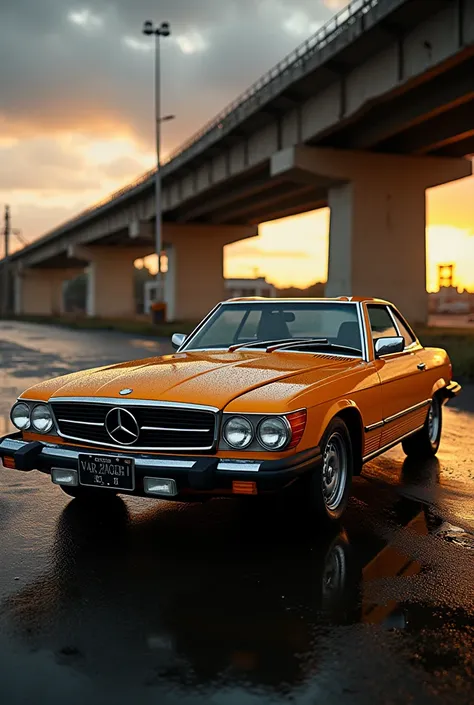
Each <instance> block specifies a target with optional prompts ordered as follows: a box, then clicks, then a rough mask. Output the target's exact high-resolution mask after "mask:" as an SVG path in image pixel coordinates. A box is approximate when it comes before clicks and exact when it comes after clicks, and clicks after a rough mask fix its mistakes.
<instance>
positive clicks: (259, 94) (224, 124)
mask: <svg viewBox="0 0 474 705" xmlns="http://www.w3.org/2000/svg"><path fill="white" fill-rule="evenodd" d="M381 2H382V0H351V2H349V4H348V5H347V6H346V7H344V8H343V9H342V10H340V11H339V12H337V13H336V14H335V15H333V17H331V19H330V20H329V21H328V22H326V24H324V25H323V26H322V27H320V28H319V29H318V30H317V31H316V32H315V33H314V34H313V35H312V36H311V37H309V38H308V39H306V40H305V41H304V42H302V43H301V44H300V45H299V46H298V47H297V48H296V49H294V50H293V51H292V52H291V53H290V54H288V55H287V56H285V58H284V59H282V60H281V61H280V62H279V63H278V64H276V65H275V66H274V67H273V68H272V69H270V71H268V72H267V73H266V74H264V75H263V76H262V77H261V78H259V79H258V80H257V81H256V82H255V83H253V84H252V85H251V86H250V87H249V88H248V89H247V90H246V91H244V92H243V93H241V94H240V95H239V96H238V97H237V98H236V99H235V100H234V101H232V102H231V103H229V104H228V105H227V106H226V107H225V108H224V109H223V110H222V111H221V112H220V113H218V114H217V115H216V116H215V117H214V118H212V120H210V121H209V122H208V123H206V124H205V125H204V126H203V127H202V128H201V129H200V130H199V131H198V132H196V133H195V134H193V135H192V136H191V137H190V138H189V139H188V140H186V142H184V143H183V144H181V145H180V146H179V147H178V148H177V149H175V150H174V151H173V152H171V153H170V154H169V155H168V156H167V158H166V159H165V160H164V161H163V163H162V167H161V168H162V169H163V171H164V172H165V173H166V171H167V169H166V167H167V166H168V165H169V164H171V162H175V163H177V165H179V163H181V162H184V161H186V159H188V158H189V157H192V156H193V154H194V153H197V152H198V151H200V150H201V149H202V148H205V147H206V146H207V145H208V144H211V143H212V142H213V141H214V140H215V139H218V138H219V136H221V135H222V134H223V131H224V130H226V131H227V130H230V129H232V127H234V126H235V125H236V124H238V123H239V122H240V121H241V120H242V119H243V118H244V117H245V116H246V115H247V114H249V113H251V112H252V111H253V110H254V108H255V107H258V105H259V104H261V103H262V102H263V101H264V100H268V98H269V95H268V91H266V90H265V89H268V88H269V87H270V86H271V85H272V84H273V87H274V92H273V94H272V95H274V94H275V93H277V92H280V91H281V90H282V89H283V88H284V84H285V82H286V83H292V82H293V81H294V80H295V79H297V78H298V70H299V72H300V75H303V71H304V67H305V64H306V63H307V61H308V59H310V58H312V57H313V56H314V55H315V54H316V53H317V52H323V50H324V48H325V47H326V46H327V45H328V44H330V43H331V42H332V41H334V39H336V38H337V37H338V36H339V35H341V34H343V33H344V32H345V31H346V30H347V29H349V27H350V26H351V25H354V24H356V23H357V22H358V21H360V20H361V18H363V16H364V15H365V14H367V13H368V12H369V11H370V10H372V9H373V8H374V7H376V6H377V5H379V4H380V3H381ZM362 29H363V28H362ZM320 58H321V62H322V61H324V59H325V57H324V56H321V57H320ZM285 79H286V81H285ZM231 118H232V119H231ZM155 174H156V168H153V169H150V170H149V171H147V172H145V173H144V174H142V175H141V176H139V177H138V178H137V179H136V180H135V181H133V182H132V183H129V184H127V185H126V186H124V187H122V188H121V189H119V190H117V191H114V192H113V193H111V194H109V195H107V196H106V197H105V198H103V199H101V200H100V201H98V202H96V203H94V205H92V206H90V207H89V208H87V209H86V210H84V211H82V212H81V213H79V214H78V215H77V216H76V217H75V218H73V219H71V220H68V221H67V222H66V223H63V224H62V225H61V226H59V227H58V228H56V229H55V230H54V231H53V232H52V233H49V234H48V235H46V236H45V239H46V238H48V237H50V236H52V235H54V234H57V233H58V231H61V230H62V229H64V228H65V227H66V226H68V227H72V226H74V225H79V224H80V222H81V220H82V219H83V218H86V217H87V216H90V215H91V214H92V213H93V212H94V211H97V210H99V209H100V208H102V207H103V206H105V205H107V204H108V203H111V202H112V201H114V200H116V199H118V198H121V197H122V196H124V195H126V194H127V193H129V192H131V191H133V190H135V189H136V188H138V187H139V186H141V185H143V184H146V183H147V182H148V181H151V180H152V179H153V177H154V176H155ZM41 239H43V238H41ZM36 242H37V243H38V242H39V241H38V240H37V241H36Z"/></svg>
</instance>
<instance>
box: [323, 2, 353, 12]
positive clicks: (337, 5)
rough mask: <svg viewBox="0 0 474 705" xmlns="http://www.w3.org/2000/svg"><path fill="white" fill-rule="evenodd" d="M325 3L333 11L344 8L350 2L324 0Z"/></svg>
mask: <svg viewBox="0 0 474 705" xmlns="http://www.w3.org/2000/svg"><path fill="white" fill-rule="evenodd" d="M323 3H324V5H326V7H327V8H329V9H330V10H333V11H337V10H342V8H343V7H346V6H347V5H348V4H349V0H323Z"/></svg>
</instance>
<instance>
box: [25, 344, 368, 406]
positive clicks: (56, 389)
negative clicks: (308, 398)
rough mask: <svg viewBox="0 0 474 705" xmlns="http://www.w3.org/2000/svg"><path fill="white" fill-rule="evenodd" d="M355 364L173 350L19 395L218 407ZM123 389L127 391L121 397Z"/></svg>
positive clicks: (317, 358)
mask: <svg viewBox="0 0 474 705" xmlns="http://www.w3.org/2000/svg"><path fill="white" fill-rule="evenodd" d="M359 364H360V359H352V358H341V357H339V356H330V355H310V354H307V355H306V354H300V353H289V352H285V353H265V352H263V351H262V352H257V353H256V352H255V351H252V352H250V351H245V352H244V351H239V352H234V353H228V352H224V351H215V352H187V353H176V354H174V355H165V356H163V357H158V358H157V357H154V358H149V359H146V360H140V361H138V362H137V361H134V362H126V363H120V364H117V365H112V366H109V367H101V368H96V369H92V370H85V371H83V372H77V373H73V374H70V375H65V376H63V377H58V378H56V379H52V380H49V381H47V382H43V383H41V384H38V385H35V386H34V387H31V388H30V389H28V390H27V391H25V392H24V393H23V394H22V397H24V398H28V399H38V400H43V401H47V400H48V399H54V397H111V398H119V399H120V398H122V399H124V398H127V399H146V400H152V399H153V400H160V401H172V402H178V403H194V404H205V405H210V406H215V407H217V408H219V409H223V408H224V407H225V406H226V405H227V404H228V403H229V402H231V401H232V400H233V399H235V398H237V397H239V396H240V395H242V394H245V393H247V392H250V391H252V390H254V389H258V388H259V387H263V386H265V385H268V384H271V383H273V382H277V381H281V380H282V379H285V378H291V377H293V376H297V375H301V373H311V374H310V378H311V379H310V380H308V381H309V382H310V383H311V384H314V383H316V382H318V381H321V382H322V381H325V380H327V379H328V377H331V376H333V375H337V374H340V373H342V372H344V371H346V370H347V369H348V368H351V367H353V366H355V365H359ZM305 376H306V377H307V375H305ZM125 388H130V389H132V392H131V393H130V395H128V396H127V397H121V396H120V391H121V390H123V389H125Z"/></svg>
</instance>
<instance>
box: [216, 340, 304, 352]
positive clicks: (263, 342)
mask: <svg viewBox="0 0 474 705" xmlns="http://www.w3.org/2000/svg"><path fill="white" fill-rule="evenodd" d="M305 340H308V338H276V339H273V340H250V341H248V342H247V343H235V345H231V346H230V347H229V348H228V349H227V352H234V350H238V349H239V348H251V347H252V346H253V347H263V346H265V345H277V344H282V345H283V344H284V343H297V342H298V341H305Z"/></svg>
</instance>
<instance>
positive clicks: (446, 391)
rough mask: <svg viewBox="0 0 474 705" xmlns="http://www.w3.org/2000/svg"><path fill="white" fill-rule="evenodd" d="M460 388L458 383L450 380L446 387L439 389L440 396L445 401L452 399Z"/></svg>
mask: <svg viewBox="0 0 474 705" xmlns="http://www.w3.org/2000/svg"><path fill="white" fill-rule="evenodd" d="M461 389H462V387H461V385H460V384H459V382H455V381H454V380H451V382H450V383H449V384H447V385H446V387H443V388H442V389H440V392H441V394H442V395H443V396H444V397H446V398H447V399H453V397H455V396H456V395H457V394H459V392H460V391H461Z"/></svg>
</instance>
